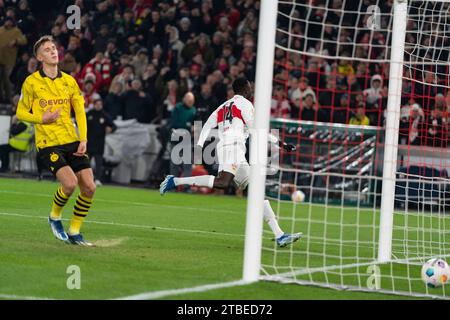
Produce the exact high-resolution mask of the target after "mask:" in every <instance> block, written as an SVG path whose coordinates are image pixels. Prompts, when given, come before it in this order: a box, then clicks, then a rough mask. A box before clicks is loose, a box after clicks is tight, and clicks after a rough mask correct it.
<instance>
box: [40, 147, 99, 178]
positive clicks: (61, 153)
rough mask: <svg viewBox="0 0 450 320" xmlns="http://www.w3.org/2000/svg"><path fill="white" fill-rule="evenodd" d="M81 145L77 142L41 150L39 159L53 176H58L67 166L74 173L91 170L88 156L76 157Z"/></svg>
mask: <svg viewBox="0 0 450 320" xmlns="http://www.w3.org/2000/svg"><path fill="white" fill-rule="evenodd" d="M79 144H80V142H79V141H76V142H72V143H68V144H62V145H60V146H53V147H47V148H43V149H39V151H38V153H37V158H38V160H39V161H40V162H41V164H42V166H43V167H45V168H47V169H48V170H49V171H50V172H51V173H53V175H56V172H57V171H58V170H59V169H61V168H62V167H65V166H69V167H71V168H72V170H73V172H78V171H80V170H83V169H87V168H90V167H91V164H90V161H89V157H88V156H87V155H84V156H81V157H79V156H76V155H74V153H75V152H77V150H78V145H79Z"/></svg>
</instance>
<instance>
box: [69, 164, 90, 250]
mask: <svg viewBox="0 0 450 320" xmlns="http://www.w3.org/2000/svg"><path fill="white" fill-rule="evenodd" d="M75 174H76V176H77V178H78V185H79V187H80V194H79V195H78V196H77V199H76V201H75V205H74V208H73V215H72V220H71V221H70V227H69V230H68V236H69V240H70V241H71V242H72V243H73V244H77V245H84V246H92V244H91V243H89V242H87V241H85V240H84V238H83V236H82V235H81V233H80V229H81V226H82V224H83V221H84V219H85V218H86V216H87V215H88V213H89V209H90V208H91V206H92V199H93V198H94V194H95V190H96V184H95V181H94V174H93V172H92V169H91V168H85V169H82V170H80V171H78V172H76V173H75Z"/></svg>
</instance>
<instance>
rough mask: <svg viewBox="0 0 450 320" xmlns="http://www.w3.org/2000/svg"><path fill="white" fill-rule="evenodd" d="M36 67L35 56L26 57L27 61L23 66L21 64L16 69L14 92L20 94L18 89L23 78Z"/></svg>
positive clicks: (34, 70)
mask: <svg viewBox="0 0 450 320" xmlns="http://www.w3.org/2000/svg"><path fill="white" fill-rule="evenodd" d="M37 67H38V61H37V59H36V58H35V57H31V58H30V59H28V63H27V65H26V67H25V66H22V67H21V68H20V69H19V70H18V71H17V75H16V76H17V86H16V93H18V94H20V90H21V88H22V84H23V83H24V81H25V79H26V78H27V77H28V76H29V75H30V74H32V73H34V72H36V70H37Z"/></svg>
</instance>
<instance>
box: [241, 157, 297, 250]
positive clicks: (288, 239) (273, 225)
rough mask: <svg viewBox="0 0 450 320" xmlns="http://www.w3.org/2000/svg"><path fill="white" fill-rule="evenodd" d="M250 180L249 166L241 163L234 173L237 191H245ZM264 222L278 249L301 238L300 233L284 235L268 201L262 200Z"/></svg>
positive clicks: (245, 162)
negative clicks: (270, 231)
mask: <svg viewBox="0 0 450 320" xmlns="http://www.w3.org/2000/svg"><path fill="white" fill-rule="evenodd" d="M249 178H250V166H249V164H248V162H247V161H242V162H241V164H240V165H239V168H238V170H237V171H236V176H235V178H234V183H235V184H236V186H237V187H238V188H239V189H245V188H246V187H247V185H248V182H249ZM263 216H264V221H266V222H267V224H268V225H269V228H270V230H272V232H273V235H274V236H275V239H276V241H277V244H278V245H279V246H280V247H284V246H286V245H288V244H290V243H293V242H295V241H297V240H298V239H300V238H301V236H302V234H301V233H285V232H284V231H283V230H282V229H281V228H280V225H279V224H278V220H277V218H276V216H275V213H274V212H273V210H272V207H271V206H270V202H269V200H264V207H263Z"/></svg>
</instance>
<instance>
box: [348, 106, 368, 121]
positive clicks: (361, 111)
mask: <svg viewBox="0 0 450 320" xmlns="http://www.w3.org/2000/svg"><path fill="white" fill-rule="evenodd" d="M348 123H349V124H355V125H360V126H368V125H370V120H369V118H368V117H367V116H366V110H365V108H364V107H363V106H359V107H357V108H356V112H355V114H354V115H353V116H352V117H351V118H350V121H349V122H348Z"/></svg>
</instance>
